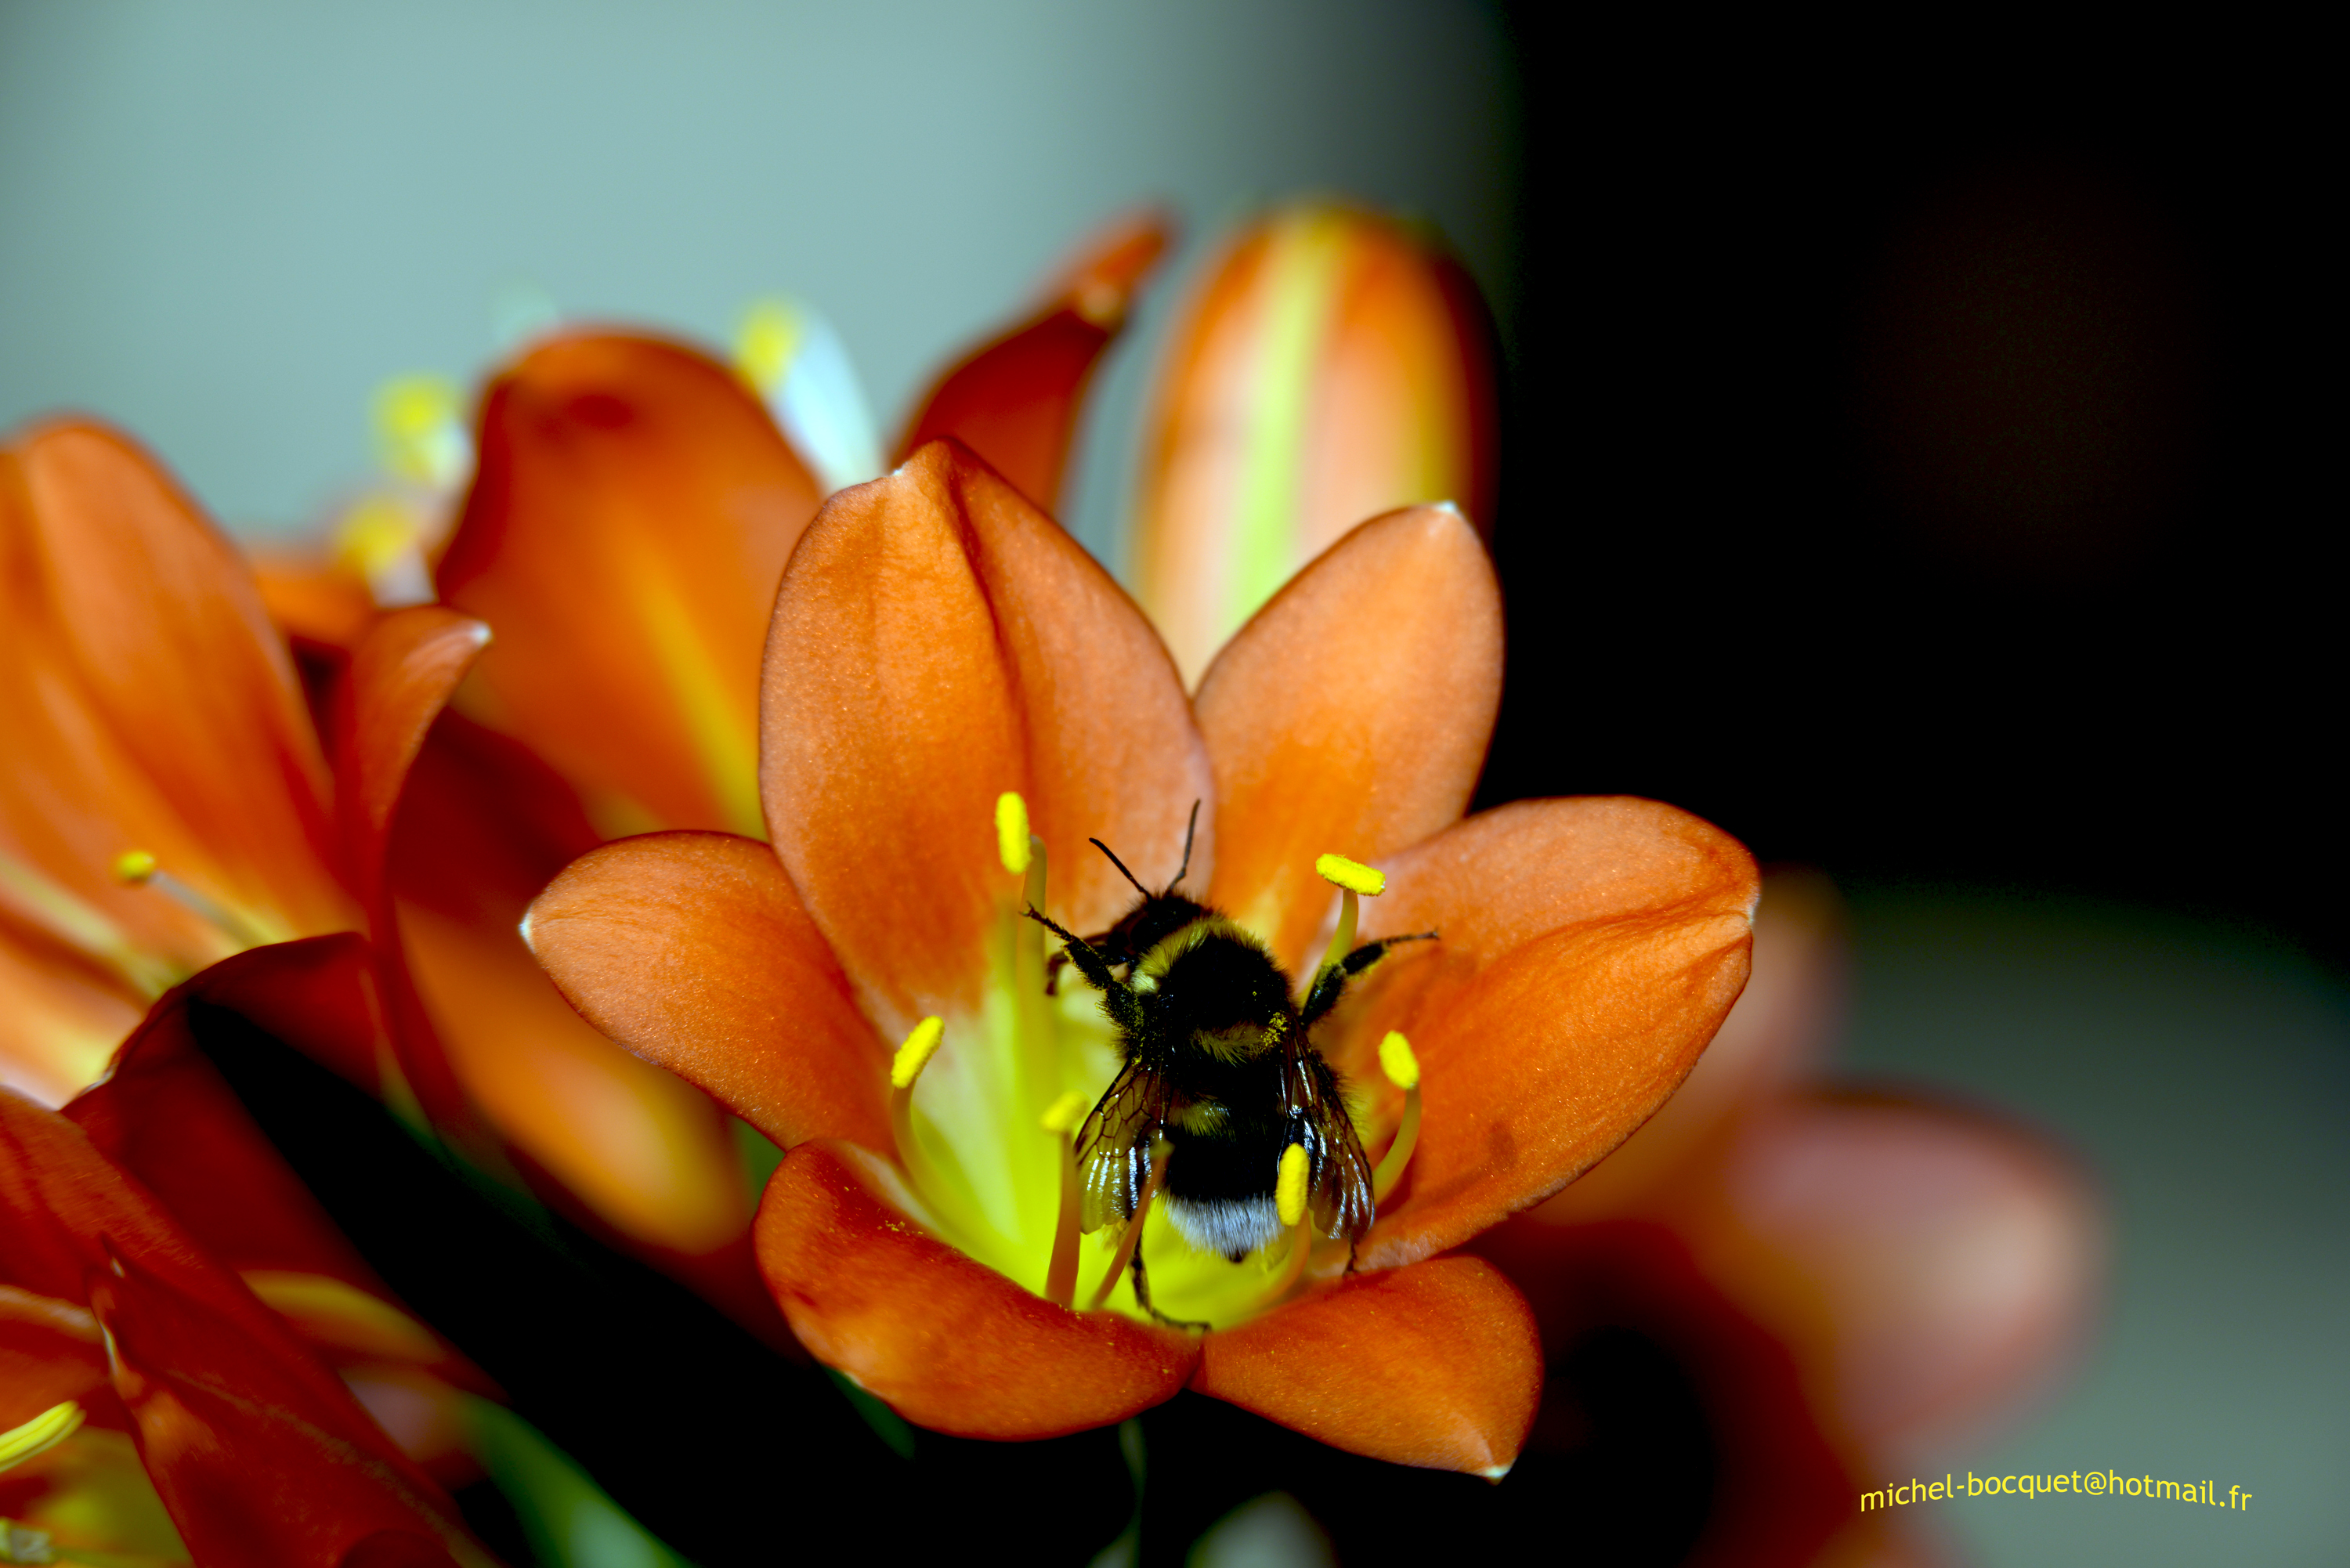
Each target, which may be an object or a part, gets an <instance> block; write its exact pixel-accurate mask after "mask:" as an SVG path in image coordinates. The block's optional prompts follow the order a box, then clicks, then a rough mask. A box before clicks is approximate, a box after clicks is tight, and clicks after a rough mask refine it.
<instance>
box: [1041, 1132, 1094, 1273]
mask: <svg viewBox="0 0 2350 1568" xmlns="http://www.w3.org/2000/svg"><path fill="white" fill-rule="evenodd" d="M1085 1114H1086V1097H1085V1096H1083V1095H1081V1094H1079V1093H1078V1092H1077V1091H1076V1090H1075V1089H1070V1090H1068V1091H1066V1093H1064V1094H1063V1095H1062V1096H1061V1097H1060V1098H1059V1099H1057V1100H1055V1101H1054V1102H1053V1104H1052V1105H1051V1106H1050V1107H1049V1108H1047V1109H1046V1111H1045V1131H1046V1132H1048V1133H1051V1134H1053V1135H1054V1136H1055V1137H1056V1138H1058V1139H1059V1140H1060V1143H1061V1147H1060V1148H1059V1149H1058V1150H1056V1151H1055V1152H1056V1153H1057V1155H1058V1156H1059V1158H1060V1163H1061V1211H1060V1213H1059V1215H1058V1216H1056V1217H1055V1220H1054V1224H1053V1261H1052V1262H1051V1263H1050V1264H1049V1265H1047V1267H1046V1268H1045V1300H1046V1301H1049V1302H1051V1303H1053V1304H1054V1305H1055V1306H1074V1305H1076V1300H1077V1240H1078V1238H1077V1158H1076V1150H1075V1149H1074V1148H1073V1147H1070V1145H1069V1142H1068V1138H1069V1135H1070V1134H1071V1133H1072V1132H1073V1131H1075V1130H1076V1126H1077V1123H1078V1121H1079V1120H1080V1119H1082V1118H1083V1117H1084V1116H1085Z"/></svg>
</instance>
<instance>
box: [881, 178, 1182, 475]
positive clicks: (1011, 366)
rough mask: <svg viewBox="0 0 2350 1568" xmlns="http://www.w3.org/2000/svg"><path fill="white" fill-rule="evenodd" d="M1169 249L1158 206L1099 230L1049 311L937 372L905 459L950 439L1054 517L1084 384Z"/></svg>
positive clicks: (902, 446) (904, 447) (905, 444)
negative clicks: (1147, 277) (1139, 290)
mask: <svg viewBox="0 0 2350 1568" xmlns="http://www.w3.org/2000/svg"><path fill="white" fill-rule="evenodd" d="M1166 247H1167V225H1166V222H1165V220H1164V219H1163V218H1162V217H1161V216H1160V215H1159V214H1158V213H1140V214H1137V215H1135V216H1131V217H1127V218H1122V219H1120V220H1118V222H1117V223H1113V224H1111V225H1110V226H1109V227H1108V228H1107V229H1105V230H1104V231H1103V232H1102V233H1100V234H1096V235H1094V236H1093V237H1092V238H1091V239H1089V240H1088V241H1087V243H1086V246H1085V248H1084V250H1083V251H1082V253H1081V254H1079V256H1078V258H1077V260H1076V262H1075V263H1074V264H1073V265H1071V266H1070V267H1069V268H1068V270H1067V272H1066V274H1065V275H1064V276H1063V277H1062V279H1061V281H1060V283H1059V285H1058V286H1056V287H1055V290H1054V293H1053V296H1052V298H1051V300H1050V301H1049V303H1047V304H1046V305H1045V307H1044V309H1043V310H1042V311H1040V312H1039V313H1038V314H1037V315H1036V316H1035V317H1032V318H1031V319H1030V320H1028V321H1026V322H1024V324H1022V325H1021V326H1019V327H1014V328H1013V329H1012V330H1011V331H1009V332H1006V333H1004V334H1003V335H1002V336H1001V337H995V338H993V339H992V340H991V341H989V342H988V343H986V344H984V345H983V346H982V347H980V348H975V349H973V350H972V352H971V353H969V354H967V355H965V356H964V357H963V358H962V359H961V360H960V361H958V362H957V363H956V364H955V366H954V368H953V369H950V370H948V371H947V372H946V373H945V374H944V375H943V376H941V377H940V378H939V379H938V382H937V384H936V385H934V386H932V387H931V390H930V392H929V393H928V395H926V396H925V397H924V398H923V399H922V401H921V403H920V412H919V413H917V414H916V415H915V416H914V420H913V422H912V424H911V425H910V426H909V427H908V429H907V432H906V439H905V440H904V441H900V442H899V445H898V461H899V462H904V461H905V460H906V459H907V458H909V457H910V456H912V455H913V454H914V453H915V452H918V451H920V449H921V448H922V447H924V446H927V445H929V444H930V443H931V441H938V440H941V439H942V438H944V437H948V436H951V437H953V438H954V439H955V440H957V441H961V442H962V443H963V445H965V446H967V447H969V448H971V450H972V451H973V452H977V453H978V454H979V455H980V456H981V457H982V458H983V459H984V460H986V462H987V463H988V465H989V466H990V467H992V468H993V469H994V470H995V472H997V473H999V474H1002V475H1003V478H1004V479H1005V480H1007V481H1009V482H1010V483H1011V484H1012V486H1013V487H1014V489H1016V490H1018V491H1019V492H1020V493H1021V494H1023V495H1025V496H1027V497H1028V498H1029V499H1030V500H1031V501H1034V502H1035V504H1037V505H1039V506H1041V507H1043V508H1044V509H1045V511H1047V512H1051V513H1055V514H1057V513H1058V512H1059V510H1060V501H1061V479H1062V474H1063V472H1064V470H1065V468H1066V465H1067V461H1068V454H1069V442H1070V439H1071V438H1072V437H1073V436H1074V435H1075V434H1076V426H1077V415H1078V412H1079V410H1080V409H1081V408H1082V406H1083V399H1084V395H1085V389H1086V383H1087V380H1089V379H1091V377H1092V375H1093V369H1094V365H1095V362H1096V361H1097V360H1098V359H1099V358H1101V355H1102V350H1103V349H1105V348H1108V347H1109V344H1110V340H1111V339H1112V338H1113V337H1117V335H1118V328H1119V327H1120V326H1122V325H1123V324H1124V323H1125V320H1126V313H1127V307H1128V305H1129V304H1130V303H1131V302H1132V299H1133V296H1134V291H1135V289H1136V287H1137V286H1139V285H1140V283H1141V281H1142V279H1143V277H1144V276H1145V275H1148V274H1149V271H1150V268H1151V266H1152V265H1154V264H1155V263H1156V262H1157V261H1158V259H1159V253H1160V252H1161V251H1163V250H1165V249H1166Z"/></svg>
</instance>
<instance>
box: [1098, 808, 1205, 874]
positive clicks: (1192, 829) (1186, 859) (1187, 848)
mask: <svg viewBox="0 0 2350 1568" xmlns="http://www.w3.org/2000/svg"><path fill="white" fill-rule="evenodd" d="M1199 831H1200V803H1199V802H1198V801H1196V800H1195V801H1193V802H1192V803H1191V825H1190V826H1187V827H1185V828H1184V829H1183V869H1182V870H1180V871H1178V872H1176V873H1175V880H1174V881H1172V882H1170V883H1168V884H1167V890H1168V891H1169V892H1170V893H1172V892H1173V891H1174V890H1175V889H1176V888H1178V887H1179V886H1180V885H1181V883H1182V880H1183V878H1184V877H1186V876H1187V875H1189V874H1190V872H1191V838H1192V836H1193V835H1194V834H1197V833H1198V832H1199ZM1118 869H1119V870H1121V871H1123V870H1125V869H1126V867H1123V866H1121V867H1118ZM1127 880H1128V881H1129V882H1131V881H1133V880H1134V878H1133V877H1128V878H1127Z"/></svg>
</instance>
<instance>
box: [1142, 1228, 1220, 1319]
mask: <svg viewBox="0 0 2350 1568" xmlns="http://www.w3.org/2000/svg"><path fill="white" fill-rule="evenodd" d="M1132 1268H1133V1270H1134V1300H1135V1303H1136V1304H1137V1305H1139V1306H1140V1307H1141V1308H1142V1310H1143V1311H1145V1312H1147V1313H1149V1314H1150V1321H1151V1322H1153V1323H1163V1324H1166V1325H1167V1326H1168V1327H1169V1328H1196V1329H1200V1330H1201V1331H1203V1332H1204V1331H1205V1330H1206V1328H1207V1326H1208V1325H1207V1324H1204V1323H1192V1322H1190V1321H1188V1320H1186V1319H1184V1318H1180V1317H1169V1316H1168V1315H1167V1314H1165V1313H1163V1312H1160V1311H1159V1309H1158V1308H1157V1307H1155V1306H1152V1305H1151V1304H1150V1276H1149V1274H1147V1273H1145V1272H1143V1268H1142V1249H1141V1248H1140V1247H1137V1248H1136V1249H1135V1250H1134V1262H1133V1264H1132Z"/></svg>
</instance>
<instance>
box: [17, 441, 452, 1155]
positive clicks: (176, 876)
mask: <svg viewBox="0 0 2350 1568" xmlns="http://www.w3.org/2000/svg"><path fill="white" fill-rule="evenodd" d="M0 595H5V614H0V720H4V721H5V730H6V732H7V733H8V734H9V735H10V737H11V738H12V742H13V744H12V749H11V753H10V755H9V759H8V764H7V766H6V767H5V769H0V1082H5V1083H6V1084H8V1085H12V1086H15V1087H17V1088H19V1089H21V1090H23V1091H24V1092H25V1093H26V1094H28V1095H31V1096H34V1097H36V1098H37V1099H39V1100H41V1101H43V1102H44V1103H46V1104H48V1105H52V1106H55V1105H60V1104H63V1103H64V1102H65V1101H66V1100H68V1099H69V1098H71V1097H72V1096H74V1095H76V1094H77V1093H78V1092H80V1090H82V1089H83V1088H84V1087H86V1086H87V1085H89V1084H91V1083H92V1082H94V1081H96V1080H97V1079H98V1078H99V1076H100V1075H102V1074H103V1073H104V1071H105V1070H106V1067H107V1064H108V1062H109V1058H111V1056H112V1055H113V1054H114V1052H115V1049H116V1048H117V1047H118V1046H119V1045H120V1044H121V1043H122V1041H123V1040H124V1038H125V1037H126V1036H127V1035H128V1034H129V1033H130V1031H131V1029H132V1027H133V1026H134V1025H135V1024H136V1023H138V1022H139V1019H140V1015H141V1014H143V1013H144V1012H146V1011H147V1009H148V1006H149V1005H150V1004H151V1002H154V1001H155V1000H156V999H157V998H158V997H160V996H161V995H162V994H163V992H165V991H167V990H169V989H170V988H171V987H172V986H175V985H178V984H180V983H182V982H183V981H190V980H192V979H193V980H195V981H196V982H197V984H198V986H199V988H200V989H201V988H203V986H206V985H209V984H211V983H212V981H209V980H207V979H205V978H204V977H206V976H209V975H213V972H214V971H215V970H216V969H217V967H218V965H219V963H220V961H222V960H224V959H226V958H229V957H231V956H233V955H235V954H239V953H244V952H248V951H251V952H255V953H257V954H259V955H261V956H259V957H256V958H255V960H254V961H253V963H252V964H249V965H247V966H244V968H243V969H241V970H240V971H239V972H240V973H243V974H245V975H247V976H248V981H247V982H246V983H245V984H244V989H243V991H242V992H241V998H242V1000H243V1001H244V1003H245V1004H246V1005H248V1006H249V1007H250V1008H251V1009H252V1010H253V1011H254V1013H255V1022H257V1023H262V1024H263V1025H264V1026H265V1027H268V1028H270V1029H272V1030H273V1031H275V1032H276V1033H280V1034H281V1035H283V1036H284V1037H285V1038H286V1039H287V1040H289V1041H292V1042H294V1043H295V1044H299V1045H301V1046H303V1047H304V1048H305V1049H307V1050H309V1051H310V1052H311V1053H312V1054H315V1055H317V1057H318V1058H319V1059H320V1060H322V1061H324V1062H326V1063H327V1064H329V1065H331V1066H333V1067H335V1068H337V1069H338V1071H340V1072H342V1073H343V1074H344V1075H347V1076H348V1077H350V1078H351V1079H353V1080H354V1081H355V1082H358V1083H359V1084H362V1085H366V1086H368V1087H369V1088H371V1089H375V1088H379V1087H381V1088H384V1089H385V1090H386V1092H388V1093H392V1094H394V1095H395V1096H401V1095H409V1094H412V1095H414V1096H417V1097H419V1098H421V1099H422V1100H423V1101H424V1104H425V1108H426V1110H427V1111H428V1112H432V1113H433V1114H435V1115H436V1116H442V1115H444V1114H445V1115H449V1116H452V1117H453V1115H454V1113H455V1111H456V1108H457V1107H456V1106H455V1103H454V1101H453V1099H452V1096H451V1095H450V1093H449V1085H448V1084H447V1080H446V1075H445V1073H443V1072H442V1071H441V1070H440V1067H439V1064H438V1060H437V1056H436V1054H435V1053H434V1052H433V1050H432V1044H431V1042H430V1040H429V1039H428V1038H424V1037H421V1036H420V1035H419V1034H418V1033H417V1032H415V1031H413V1030H409V1029H404V1028H401V1027H400V1022H401V1020H400V987H399V985H398V980H397V976H398V971H397V969H396V967H394V968H392V969H389V970H388V969H387V968H386V967H385V966H386V965H387V964H388V963H391V962H393V960H392V958H391V956H390V953H389V952H388V951H387V949H386V948H385V946H384V945H383V944H382V943H381V942H380V941H371V940H369V933H370V932H378V933H380V929H381V925H382V915H383V910H382V908H381V902H380V899H381V891H382V866H383V857H384V852H385V836H386V830H387V827H388V826H389V819H390V811H391V803H392V801H393V800H394V799H395V798H396V797H397V795H398V793H399V790H400V785H401V783H402V781H403V779H404V777H405V775H406V773H407V769H408V765H409V763H410V760H411V758H412V757H413V755H414V754H415V749H416V745H417V743H418V742H419V741H420V740H421V738H422V735H423V732H424V730H425V727H426V726H427V725H428V724H429V723H430V722H432V716H433V715H434V714H435V713H436V712H438V711H439V710H440V708H441V705H442V701H444V700H445V699H446V697H447V695H448V693H449V691H450V690H451V689H452V687H453V686H454V685H455V683H456V680H457V679H458V677H459V676H460V675H462V674H463V670H464V669H465V667H466V665H467V664H468V663H469V662H470V661H471V660H472V659H473V656H474V655H475V654H476V653H477V652H479V650H480V649H481V646H482V642H483V640H484V635H485V634H484V630H483V628H481V626H480V625H479V624H478V623H476V622H473V621H470V620H467V619H465V618H463V617H460V616H457V615H453V614H452V613H450V612H449V611H447V610H443V609H437V608H429V607H428V608H418V609H411V610H406V611H402V612H400V613H399V614H397V615H393V616H390V617H386V618H383V619H382V620H380V622H379V623H377V624H376V626H375V627H374V628H372V629H371V630H370V632H369V636H368V638H367V639H366V640H365V641H364V642H363V643H362V644H361V645H360V646H359V649H357V651H356V653H355V655H354V658H353V659H352V662H351V665H350V668H349V670H348V671H347V673H346V676H345V679H344V680H342V681H341V683H340V684H339V687H338V691H336V693H335V695H334V702H335V706H336V708H337V711H338V715H339V718H338V722H337V724H336V725H335V730H336V734H335V744H334V745H333V747H332V754H333V761H332V765H331V766H330V765H329V762H328V747H326V746H324V745H322V744H321V742H320V740H319V736H318V733H317V729H316V728H315V727H314V725H313V722H312V720H311V717H310V714H309V711H308V710H307V707H306V706H305V701H304V693H303V690H302V688H301V686H300V685H299V684H298V683H297V681H296V678H295V673H294V670H293V668H292V666H291V664H290V663H289V661H288V659H287V657H286V649H285V647H284V645H283V644H282V643H281V642H280V641H279V639H278V638H277V635H276V631H275V629H274V628H272V627H271V626H270V624H269V621H268V619H267V618H266V617H265V615H264V613H263V611H262V607H261V602H260V599H259V597H258V595H257V594H256V593H255V589H254V586H253V581H252V578H251V576H250V575H249V574H248V573H247V571H246V569H245V568H244V565H243V563H242V562H241V561H240V560H239V559H238V558H237V556H236V555H235V553H234V550H233V549H232V548H231V547H230V546H229V545H228V544H227V543H226V542H225V541H224V540H223V539H222V538H221V537H220V535H218V534H217V533H216V532H215V531H214V530H213V527H212V525H211V524H209V523H208V522H207V521H205V519H204V518H203V515H202V514H200V513H199V512H198V511H197V510H196V508H195V506H194V505H193V504H192V503H191V502H190V501H188V500H187V499H186V497H184V496H183V495H182V493H180V492H179V490H178V489H177V488H176V487H175V486H174V485H173V484H172V483H171V481H170V480H169V479H168V478H167V477H166V476H165V475H164V474H163V472H161V469H160V468H159V467H158V466H157V465H156V464H155V463H154V462H153V461H152V460H151V459H150V458H149V457H148V456H147V455H146V454H145V453H144V452H140V450H139V449H138V448H137V447H135V446H133V445H132V444H131V443H130V441H127V440H126V439H124V438H123V437H121V436H120V435H118V434H116V433H114V432H113V431H109V430H106V429H104V428H103V427H100V426H98V425H94V424H88V423H81V422H71V421H68V422H60V423H54V424H48V425H43V426H37V427H36V428H34V429H32V430H31V431H26V432H25V433H23V434H21V435H19V436H17V437H16V438H15V439H13V440H12V441H9V442H8V443H7V444H6V445H5V448H0ZM255 971H263V972H268V973H271V974H273V975H274V976H275V977H276V979H275V981H274V982H270V983H263V982H257V981H251V980H250V978H249V977H250V976H251V975H252V974H253V973H255ZM395 1083H396V1084H397V1085H398V1086H397V1087H396V1088H394V1087H392V1086H391V1085H393V1084H395ZM444 1125H453V1126H456V1127H463V1125H464V1124H463V1121H462V1119H455V1120H452V1121H451V1122H449V1123H447V1124H444Z"/></svg>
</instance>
